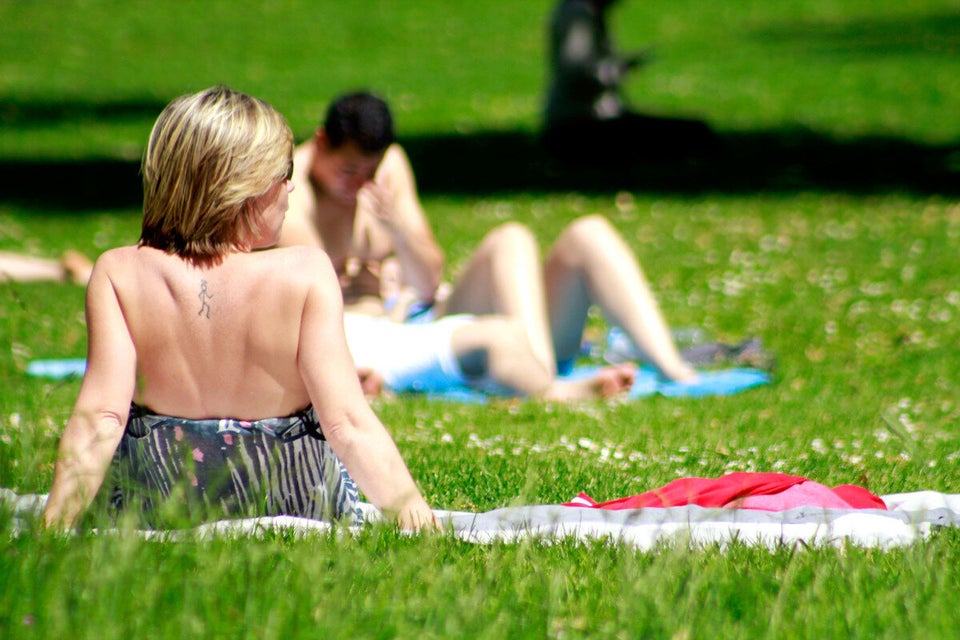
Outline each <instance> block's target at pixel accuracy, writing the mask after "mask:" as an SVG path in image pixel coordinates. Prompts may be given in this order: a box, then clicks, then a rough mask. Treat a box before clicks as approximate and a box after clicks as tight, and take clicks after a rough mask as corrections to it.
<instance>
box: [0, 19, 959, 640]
mask: <svg viewBox="0 0 960 640" xmlns="http://www.w3.org/2000/svg"><path fill="white" fill-rule="evenodd" d="M550 5H551V3H550V2H547V1H546V0H535V1H532V2H526V3H511V2H505V1H503V0H485V1H482V2H481V1H479V0H465V1H463V2H457V3H449V2H441V1H440V0H422V1H418V2H409V3H399V2H396V3H395V2H389V1H387V0H355V1H354V2H350V3H345V2H333V1H332V0H324V1H320V2H317V1H315V2H306V1H295V0H275V1H274V2H270V3H259V2H252V1H240V2H238V1H236V0H235V1H234V2H223V1H220V0H209V1H207V2H204V3H196V2H172V1H167V2H156V3H141V2H115V1H113V2H111V1H107V0H87V1H80V0H76V1H67V0H64V1H62V2H56V3H53V2H47V3H43V2H16V1H12V0H6V1H3V0H0V250H15V251H26V252H29V253H31V254H34V255H40V256H47V257H56V256H58V255H59V254H60V253H61V252H62V251H63V250H64V249H67V248H75V249H78V250H81V251H83V252H85V253H87V254H88V255H90V256H91V257H93V256H96V255H97V254H98V253H99V252H101V251H103V250H104V249H106V248H108V247H111V246H115V245H118V244H124V243H131V242H134V241H135V240H136V238H137V236H138V232H139V210H138V197H139V195H138V194H139V183H138V176H137V170H138V168H137V163H138V158H139V156H140V153H141V151H142V148H143V144H144V142H145V140H146V136H147V134H148V132H149V129H150V126H151V124H152V122H153V120H154V119H155V118H156V115H157V114H158V113H159V111H160V110H161V109H162V108H163V106H164V105H165V104H166V102H167V101H169V100H170V99H171V98H173V97H174V96H176V95H179V94H181V93H185V92H188V91H195V90H198V89H200V88H203V87H205V86H209V85H211V84H215V83H218V82H226V83H228V84H230V85H231V86H234V87H235V88H237V89H241V90H244V91H247V92H250V93H253V94H255V95H258V96H260V97H263V98H265V99H267V100H269V101H271V102H272V103H273V104H275V105H276V106H277V107H278V108H279V109H280V110H281V111H283V113H284V114H285V115H286V116H287V117H288V118H289V120H290V123H291V126H292V127H293V129H294V131H295V133H296V135H297V136H298V138H301V139H302V138H305V137H306V136H308V135H310V133H311V131H312V129H313V128H314V127H315V126H316V123H317V121H318V120H319V118H320V117H321V115H322V112H323V109H324V106H325V104H326V102H327V101H328V100H329V98H330V97H331V96H333V95H335V94H336V93H338V92H340V91H342V90H345V89H349V88H353V87H360V86H366V87H372V88H375V89H377V90H378V91H380V92H381V93H383V95H385V97H387V98H388V99H389V100H390V101H391V103H392V105H393V106H394V110H395V112H396V113H395V115H396V119H397V126H398V131H399V134H400V137H401V139H402V141H403V142H404V143H405V145H406V146H407V148H408V150H409V151H410V155H411V158H412V159H413V162H414V166H415V168H416V169H417V174H418V179H419V183H420V186H421V189H422V196H423V202H424V206H425V208H426V210H427V213H428V216H429V218H430V219H431V221H432V222H433V224H434V227H435V229H436V232H437V237H438V240H439V242H440V243H441V245H442V246H443V247H444V249H445V250H446V252H447V256H448V259H449V262H450V267H451V273H455V271H456V267H457V265H458V264H459V263H461V262H462V261H463V260H464V259H465V258H466V256H467V255H468V253H469V251H470V250H471V248H472V247H473V246H475V244H476V242H477V240H478V239H479V238H480V237H481V235H482V234H483V233H484V232H486V231H487V230H489V229H491V228H492V227H494V226H495V225H497V224H499V223H501V222H505V221H508V220H517V221H521V222H523V223H526V224H528V225H529V226H530V227H531V228H532V229H533V230H534V232H535V233H536V235H537V237H538V238H540V239H541V240H542V242H543V243H544V245H545V246H546V244H547V243H549V242H550V240H551V239H552V238H553V237H554V236H555V235H556V233H557V232H558V231H559V230H560V229H561V228H562V227H563V225H564V224H565V223H567V222H569V221H570V220H572V219H573V218H575V217H576V216H578V215H582V214H586V213H601V214H604V215H606V216H607V217H609V218H610V220H611V221H612V222H613V223H614V225H615V226H616V227H617V228H618V229H619V230H620V231H621V232H622V233H623V234H624V236H625V237H626V239H627V241H628V242H629V244H630V245H631V247H632V248H633V249H634V250H635V251H636V254H637V256H638V257H639V258H640V259H641V261H642V263H643V265H644V267H645V269H646V271H647V274H648V276H649V277H650V279H651V281H652V283H653V285H654V288H655V290H656V292H657V295H658V298H659V299H660V301H661V304H662V306H663V308H664V312H665V314H666V316H667V318H668V319H669V320H670V322H671V324H672V325H673V326H675V327H680V328H683V327H699V328H702V329H703V330H704V331H706V332H707V333H708V334H709V335H710V336H711V337H713V338H716V339H721V340H726V341H733V340H737V339H740V338H742V337H744V336H749V335H756V336H759V337H760V338H762V340H763V342H764V344H765V345H766V346H767V347H768V348H770V349H771V350H772V351H773V352H774V353H775V354H776V356H777V367H776V369H775V372H774V383H773V384H772V385H769V386H766V387H762V388H757V389H754V390H750V391H748V392H745V393H742V394H739V395H734V396H730V397H722V398H709V399H700V400H690V399H686V400H685V399H668V398H662V397H654V398H649V399H643V400H637V401H632V402H627V403H622V402H614V403H590V404H585V405H578V406H555V405H540V404H535V403H531V402H494V403H491V404H489V405H485V406H478V405H469V404H457V403H438V402H430V401H427V400H425V399H422V398H416V397H413V398H408V397H404V398H397V399H385V400H378V401H376V402H375V405H374V406H375V409H376V411H377V413H378V414H379V415H380V416H381V418H382V420H383V421H384V423H385V424H387V426H388V427H389V428H390V429H391V431H392V432H393V433H394V435H395V437H396V440H397V442H398V445H399V446H400V448H401V451H402V452H403V454H404V457H405V459H406V460H407V462H408V464H409V465H410V467H411V469H412V471H413V474H414V477H415V478H416V479H417V481H418V483H419V484H420V486H421V488H422V490H423V491H424V493H425V495H426V496H427V499H428V501H429V502H430V503H431V504H432V505H434V506H436V507H438V508H443V509H462V510H473V511H485V510H490V509H495V508H498V507H502V506H506V505H511V504H535V503H536V504H539V503H556V502H562V501H565V500H567V499H569V498H571V497H572V496H573V495H575V494H576V493H577V492H578V491H586V492H587V493H589V494H591V495H593V496H594V497H596V498H597V499H601V500H604V499H612V498H616V497H621V496H624V495H628V494H633V493H639V492H641V491H645V490H647V489H650V488H653V487H655V486H659V485H661V484H664V483H666V482H669V481H670V480H672V479H674V478H677V477H680V476H688V475H696V476H717V475H721V474H723V473H725V472H728V471H735V470H745V471H782V472H786V473H795V474H798V475H804V476H807V477H809V478H811V479H814V480H817V481H819V482H822V483H824V484H828V485H832V484H841V483H857V484H862V485H864V486H866V487H867V488H869V489H870V490H872V491H874V492H875V493H878V494H885V493H894V492H901V491H917V490H924V489H929V490H935V491H943V492H949V493H960V435H958V430H957V428H956V425H957V422H958V417H960V400H958V399H960V382H958V381H957V376H956V374H957V372H958V371H960V354H958V352H957V349H956V345H957V344H960V328H958V327H960V324H958V318H960V278H958V275H957V274H960V252H958V246H960V204H958V202H960V201H958V199H957V195H958V191H960V189H958V186H960V180H958V178H960V176H958V171H960V150H958V144H960V119H958V118H957V117H956V114H957V113H960V83H957V82H956V80H955V79H956V78H957V77H960V55H958V53H960V35H958V34H960V28H958V27H960V13H958V10H957V6H956V3H955V2H951V1H947V0H920V1H918V2H912V3H903V2H893V1H892V0H876V1H871V2H867V1H866V0H781V1H780V2H776V3H770V2H761V1H759V0H743V1H741V2H737V3H714V4H710V3H704V2H695V1H694V0H681V1H678V2H674V3H668V4H663V3H661V4H653V3H640V2H636V1H634V2H624V3H622V6H619V7H617V8H615V10H614V16H613V18H614V21H615V22H614V25H613V26H614V32H615V35H616V38H617V41H618V42H619V43H620V45H621V46H622V47H623V48H634V47H643V46H648V45H649V46H652V47H653V48H654V50H655V52H656V55H657V59H656V61H655V62H654V63H653V64H652V65H651V66H650V67H649V68H648V69H646V70H644V71H643V72H642V73H641V74H639V75H638V76H637V77H636V78H634V79H632V80H631V82H630V83H629V86H628V90H629V95H630V97H631V99H632V101H633V102H634V104H635V105H636V106H637V108H638V109H642V110H644V111H645V112H648V113H653V114H658V115H666V116H681V117H695V118H702V119H703V120H705V121H707V122H708V123H709V124H710V126H711V127H712V128H714V130H715V131H717V132H718V134H720V136H721V137H722V138H723V140H724V142H725V144H726V147H725V149H726V150H725V152H724V155H723V156H722V157H721V158H719V159H714V160H713V161H706V162H702V163H695V164H687V163H683V162H677V161H672V160H669V159H664V160H662V161H661V160H659V159H657V158H653V159H647V160H645V161H644V162H643V163H640V164H639V165H638V166H637V167H635V168H634V169H632V170H629V171H620V172H614V173H612V174H610V173H605V172H597V171H590V170H588V171H585V172H581V173H573V172H569V171H564V170H558V169H557V167H555V166H553V165H551V164H550V162H549V161H548V160H547V159H545V158H544V157H543V156H542V155H541V154H540V152H539V151H538V148H537V146H536V140H535V133H536V130H537V125H538V110H539V106H540V103H541V99H542V89H543V85H544V81H545V71H546V63H545V61H544V58H543V48H544V42H545V35H544V33H543V27H544V23H545V20H546V15H547V12H548V11H549V7H550ZM603 328H604V323H603V321H602V319H600V318H596V319H594V320H593V322H592V329H593V330H594V331H595V336H594V337H595V338H600V337H602V334H601V331H602V329H603ZM85 346H86V335H85V328H84V319H83V291H82V289H81V288H79V287H76V286H72V285H64V284H57V283H44V284H17V283H3V284H2V285H0V486H3V487H8V488H12V489H14V490H15V491H17V492H20V493H27V492H42V491H45V490H46V487H47V486H48V485H49V482H50V478H51V472H52V461H53V456H54V447H55V444H56V440H57V436H58V434H59V430H60V429H61V428H62V425H63V423H64V421H65V420H66V418H67V416H68V415H69V412H70V410H71V407H72V402H73V400H74V399H75V397H76V394H77V391H78V389H79V382H78V381H76V380H72V381H50V380H41V379H36V378H30V377H27V376H26V375H25V373H24V370H25V367H26V364H27V362H29V361H30V360H31V359H35V358H57V357H82V356H83V355H84V353H85ZM10 530H11V523H10V519H9V516H8V515H6V514H5V513H0V535H2V536H3V539H4V541H5V542H4V545H3V547H2V549H0V578H2V582H3V583H4V584H5V585H6V588H5V589H4V591H3V593H2V595H0V635H2V636H3V637H5V638H33V637H51V638H53V637H66V636H68V635H69V636H70V637H76V638H87V637H89V638H94V637H95V638H122V637H130V636H134V635H139V636H145V637H150V638H154V637H156V638H166V637H177V638H179V637H184V636H201V635H203V636H212V637H224V636H239V637H251V638H280V637H284V638H286V637H313V636H316V635H325V636H329V637H384V638H388V637H389V638H392V637H418V638H419V637H427V638H430V637H490V638H500V637H556V638H576V637H617V638H619V637H668V638H718V637H719V638H740V637H778V638H779V637H797V638H808V637H809V638H813V637H816V638H820V637H833V636H836V637H856V638H878V637H890V638H902V637H924V638H928V637H929V638H939V637H954V636H955V635H956V629H957V627H958V625H960V612H958V609H957V606H956V602H955V600H956V596H955V594H956V593H957V589H958V588H960V569H958V567H960V533H958V531H957V530H954V529H945V530H938V531H935V532H933V534H932V535H931V537H930V538H929V539H928V540H926V541H924V542H922V543H919V544H916V545H914V546H911V547H908V548H904V549H900V550H894V551H887V552H881V551H877V550H861V549H856V548H843V549H804V548H797V549H794V548H783V549H780V550H778V551H775V552H769V551H765V550H759V549H755V548H749V547H742V546H734V547H733V548H731V549H727V550H719V549H716V548H708V549H698V550H690V549H687V548H685V547H684V548H664V549H661V550H659V551H658V552H656V553H639V552H636V551H633V550H631V549H629V548H624V547H622V546H617V545H606V544H580V543H573V542H566V543H558V544H547V543H545V542H542V541H536V540H531V541H527V542H524V543H520V544H494V545H489V546H476V545H468V544H465V543H462V542H458V541H456V540H453V539H451V538H449V537H445V536H434V537H408V536H404V535H401V534H398V533H397V532H395V531H393V530H391V529H390V528H389V527H383V526H378V527H371V528H370V529H369V530H367V531H365V532H363V533H362V534H360V535H357V536H342V535H337V534H331V535H320V536H315V537H311V538H308V539H304V540H300V539H294V538H292V537H290V538H288V537H284V536H271V537H268V538H267V539H265V540H218V541H214V542H207V543H200V542H197V543H161V542H146V541H142V540H139V539H137V538H134V537H129V536H116V537H111V536H94V535H90V536H79V537H76V538H70V539H63V538H58V537H53V536H49V535H43V534H39V533H38V534H33V533H28V534H27V535H23V536H20V537H16V538H13V537H10V536H9V532H10Z"/></svg>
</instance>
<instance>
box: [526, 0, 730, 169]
mask: <svg viewBox="0 0 960 640" xmlns="http://www.w3.org/2000/svg"><path fill="white" fill-rule="evenodd" d="M615 2H616V0H560V2H558V3H557V5H556V6H555V7H554V10H553V14H552V16H551V19H550V23H549V34H548V37H549V43H548V46H549V53H550V84H549V88H548V93H547V100H546V107H545V112H544V123H543V140H544V144H545V146H546V148H547V150H548V151H549V152H550V153H551V154H552V155H554V156H555V157H558V158H561V159H564V160H571V161H578V162H589V163H597V162H604V161H623V160H629V159H631V158H635V157H637V156H638V155H640V156H642V155H647V154H651V153H655V154H658V155H659V154H661V153H663V152H665V151H669V152H679V153H681V154H682V153H686V152H688V151H690V150H692V149H693V148H700V147H704V146H709V145H711V144H712V142H713V134H712V132H711V131H710V129H709V127H707V125H706V124H704V123H703V122H700V121H697V120H683V119H676V118H660V117H654V116H648V115H642V114H639V113H635V112H634V111H631V110H630V109H629V108H628V106H627V105H626V103H625V101H624V98H623V95H622V90H621V85H622V83H623V81H624V80H625V79H626V77H627V76H628V75H629V72H630V71H632V70H634V69H638V68H640V67H643V66H645V65H646V64H648V63H649V62H650V60H651V59H652V56H651V53H650V50H649V49H644V50H641V51H639V52H635V53H630V54H619V53H617V52H616V51H615V49H614V46H613V44H612V42H611V40H610V35H609V33H608V30H607V12H608V10H609V9H610V7H611V6H612V5H613V4H614V3H615Z"/></svg>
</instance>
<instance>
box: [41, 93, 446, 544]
mask: <svg viewBox="0 0 960 640" xmlns="http://www.w3.org/2000/svg"><path fill="white" fill-rule="evenodd" d="M292 150H293V137H292V135H291V132H290V128H289V126H288V125H287V123H286V122H285V120H284V119H283V117H282V116H281V115H280V114H279V113H278V112H277V111H276V110H274V109H273V108H272V107H271V106H270V105H268V104H266V103H265V102H263V101H261V100H258V99H256V98H253V97H250V96H247V95H245V94H242V93H239V92H236V91H233V90H231V89H229V88H227V87H223V86H220V87H214V88H211V89H207V90H205V91H201V92H199V93H196V94H192V95H186V96H182V97H180V98H177V99H176V100H174V101H173V102H171V103H170V104H169V105H168V106H167V107H166V109H164V111H163V113H161V115H160V117H159V118H158V120H157V122H156V124H155V125H154V128H153V131H152V133H151V136H150V140H149V143H148V146H147V149H146V152H145V154H144V158H143V166H142V172H143V181H144V207H143V226H142V232H141V237H140V241H139V243H138V244H137V245H136V246H128V247H120V248H117V249H112V250H110V251H107V252H105V253H104V254H103V255H101V256H100V258H99V259H98V260H97V262H96V265H95V266H94V269H93V273H92V275H91V277H90V283H89V286H88V289H87V301H86V314H87V327H88V339H89V340H88V353H87V371H86V374H85V376H84V379H83V384H82V386H81V388H80V393H79V396H78V398H77V401H76V405H75V407H74V410H73V413H72V414H71V416H70V419H69V421H68V422H67V425H66V428H65V430H64V433H63V436H62V438H61V441H60V446H59V452H58V458H57V461H56V467H55V471H54V480H53V485H52V488H51V490H50V495H49V499H48V502H47V505H46V509H45V513H44V518H45V521H46V523H47V524H48V525H59V526H72V525H73V524H74V523H75V522H76V520H77V518H78V516H80V514H81V513H82V512H83V510H84V509H85V508H86V507H87V506H88V505H89V503H90V502H91V500H92V499H93V498H94V496H95V495H96V494H97V493H98V491H99V490H100V487H101V485H102V484H103V482H104V478H105V477H106V476H107V473H108V470H110V468H111V461H113V463H114V464H113V467H114V468H113V471H115V474H113V476H115V477H116V479H117V487H116V489H115V491H114V493H113V498H114V502H115V503H118V504H121V505H123V506H125V507H127V506H130V505H133V504H137V505H139V506H141V507H142V508H143V509H144V510H145V513H146V514H148V516H149V515H151V514H152V515H156V514H157V513H159V512H160V511H161V509H159V507H160V506H161V503H163V502H169V501H170V500H171V499H174V500H175V501H176V502H179V503H181V504H183V502H184V500H185V501H186V504H187V505H189V510H190V511H191V513H192V512H193V511H194V508H195V507H196V509H197V510H199V512H201V513H202V514H204V515H203V519H209V518H210V517H214V516H223V515H227V516H235V515H278V514H288V515H299V516H306V517H315V518H324V519H332V518H340V519H344V520H346V521H347V522H350V523H355V522H359V521H361V520H362V513H361V511H360V509H359V506H358V500H359V496H358V489H359V491H362V492H363V494H364V495H365V497H366V498H367V499H368V500H370V502H372V503H373V504H374V505H375V506H377V507H379V508H380V510H381V511H383V513H384V514H385V515H386V516H388V517H390V518H393V519H394V520H396V522H397V523H398V524H399V525H401V526H402V527H404V528H412V529H416V528H420V527H423V526H433V525H434V523H435V520H434V517H433V513H432V512H431V510H430V509H429V507H428V506H427V504H426V502H425V500H424V499H423V497H422V496H421V494H420V492H419V490H418V489H417V487H416V484H415V483H414V481H413V478H412V477H411V475H410V473H409V471H408V469H407V467H406V465H405V464H404V462H403V460H402V458H401V456H400V453H399V451H398V450H397V448H396V445H395V444H394V442H393V440H392V438H391V437H390V435H389V434H388V432H387V431H386V429H385V428H384V426H383V425H382V424H381V423H380V421H379V419H378V418H377V417H376V416H375V414H374V413H373V412H372V410H371V409H370V407H369V406H368V404H367V403H366V401H365V399H364V397H363V393H362V391H361V388H360V384H359V382H358V379H357V375H356V373H355V371H354V366H353V361H352V360H351V357H350V353H349V351H348V350H347V346H346V342H345V339H344V329H343V301H342V298H341V294H340V288H339V284H338V282H337V278H336V275H335V274H334V270H333V268H332V266H331V264H330V260H329V258H328V257H327V255H326V254H325V253H324V252H322V251H321V250H318V249H314V248H308V247H294V248H285V249H276V250H271V251H256V250H257V249H261V248H266V247H271V246H273V245H274V244H275V243H276V241H277V238H278V237H279V233H280V228H281V225H282V223H283V219H284V214H285V212H286V209H287V198H288V194H289V192H290V191H291V190H292V183H291V182H290V180H289V178H290V170H291V168H292V157H291V156H292ZM277 416H280V417H277Z"/></svg>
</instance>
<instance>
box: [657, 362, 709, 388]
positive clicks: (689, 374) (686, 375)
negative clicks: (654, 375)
mask: <svg viewBox="0 0 960 640" xmlns="http://www.w3.org/2000/svg"><path fill="white" fill-rule="evenodd" d="M661 373H662V374H663V375H664V376H665V377H666V378H668V379H669V380H671V381H673V382H679V383H681V384H690V383H692V382H696V381H697V379H698V378H699V377H700V375H699V374H698V373H697V370H696V369H694V368H693V367H691V366H690V365H688V364H686V363H683V364H682V365H680V366H678V367H676V368H675V369H673V370H672V371H663V372H661Z"/></svg>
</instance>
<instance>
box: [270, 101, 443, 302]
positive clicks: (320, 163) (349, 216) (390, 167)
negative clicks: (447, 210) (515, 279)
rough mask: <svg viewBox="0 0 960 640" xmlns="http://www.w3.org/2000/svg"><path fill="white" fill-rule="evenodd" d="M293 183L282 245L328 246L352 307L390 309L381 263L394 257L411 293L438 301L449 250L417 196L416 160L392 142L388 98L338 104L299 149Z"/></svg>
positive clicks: (281, 240)
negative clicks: (442, 245) (438, 239)
mask: <svg viewBox="0 0 960 640" xmlns="http://www.w3.org/2000/svg"><path fill="white" fill-rule="evenodd" d="M293 182H294V185H296V187H297V188H296V189H295V190H294V192H293V194H292V195H291V197H290V210H289V212H288V213H287V218H286V221H285V222H284V225H283V232H282V234H281V237H280V245H281V246H290V245H310V246H317V247H321V248H322V249H324V250H325V251H326V252H327V254H328V255H329V256H330V259H331V260H332V261H333V265H334V268H335V269H336V272H337V275H338V277H339V278H340V286H341V288H342V289H343V297H344V303H345V305H346V310H347V311H354V312H358V313H364V314H367V315H383V314H384V313H385V312H386V311H387V309H386V304H385V303H386V302H388V301H385V300H384V298H383V296H382V291H381V276H382V275H383V272H382V268H383V265H384V262H385V261H387V260H388V259H389V258H394V257H395V258H396V260H397V262H398V264H399V267H400V273H401V274H402V284H403V285H404V290H405V293H406V294H407V295H408V296H410V297H415V298H416V299H417V300H420V301H423V302H425V303H427V304H432V303H433V301H434V296H435V294H436V291H437V287H438V286H439V285H440V278H441V273H442V270H443V262H444V256H443V251H442V250H441V249H440V246H439V245H438V244H437V242H436V240H435V239H434V236H433V232H432V231H431V229H430V225H429V223H428V222H427V219H426V216H425V215H424V213H423V208H422V207H421V205H420V200H419V198H418V197H417V189H416V184H415V182H414V177H413V170H412V169H411V167H410V162H409V160H408V159H407V156H406V154H405V153H404V151H403V149H402V148H401V147H400V145H398V144H396V143H395V142H394V136H393V121H392V117H391V115H390V110H389V108H388V107H387V105H386V103H385V102H384V101H383V100H381V99H380V98H377V97H376V96H373V95H371V94H368V93H356V94H350V95H346V96H344V97H342V98H340V99H338V100H337V101H335V102H334V103H333V104H332V105H331V107H330V109H329V111H328V112H327V117H326V120H325V122H324V125H323V126H321V127H320V128H318V129H317V132H316V134H315V135H314V137H313V138H312V139H310V140H308V141H307V142H305V143H303V144H301V145H300V146H299V147H297V149H296V151H295V154H294V173H293ZM389 302H390V303H395V302H396V301H395V300H390V301H389Z"/></svg>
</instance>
